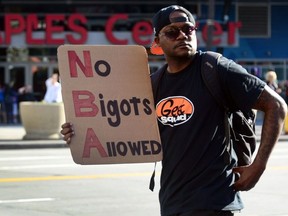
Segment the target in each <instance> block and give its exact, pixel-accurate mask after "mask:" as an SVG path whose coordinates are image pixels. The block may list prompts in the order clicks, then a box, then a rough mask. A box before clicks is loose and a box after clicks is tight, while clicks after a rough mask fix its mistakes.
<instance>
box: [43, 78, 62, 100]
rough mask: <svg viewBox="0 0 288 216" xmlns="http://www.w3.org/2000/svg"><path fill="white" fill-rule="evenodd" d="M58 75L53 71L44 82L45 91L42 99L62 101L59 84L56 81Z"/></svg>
mask: <svg viewBox="0 0 288 216" xmlns="http://www.w3.org/2000/svg"><path fill="white" fill-rule="evenodd" d="M58 78H59V75H58V74H57V73H53V74H52V76H51V77H50V78H48V79H47V80H46V82H45V84H46V93H45V96H44V101H45V102H47V103H53V102H54V103H55V102H56V103H59V102H62V93H61V84H60V82H59V81H58Z"/></svg>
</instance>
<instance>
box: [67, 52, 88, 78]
mask: <svg viewBox="0 0 288 216" xmlns="http://www.w3.org/2000/svg"><path fill="white" fill-rule="evenodd" d="M83 57H84V64H83V63H82V61H81V60H80V58H79V56H77V54H76V52H75V51H68V60H69V69H70V76H71V77H78V73H77V65H78V66H79V67H80V69H81V71H82V72H83V73H84V75H85V76H86V77H93V70H92V64H91V57H90V52H89V51H83Z"/></svg>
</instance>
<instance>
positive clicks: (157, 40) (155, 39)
mask: <svg viewBox="0 0 288 216" xmlns="http://www.w3.org/2000/svg"><path fill="white" fill-rule="evenodd" d="M154 43H155V44H157V46H158V47H161V46H160V44H159V37H155V38H154Z"/></svg>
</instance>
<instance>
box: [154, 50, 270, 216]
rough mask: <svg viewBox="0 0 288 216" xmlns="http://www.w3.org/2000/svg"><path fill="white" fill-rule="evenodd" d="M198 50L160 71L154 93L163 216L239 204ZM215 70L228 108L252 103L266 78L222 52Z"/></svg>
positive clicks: (219, 110) (219, 116)
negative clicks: (177, 66)
mask: <svg viewBox="0 0 288 216" xmlns="http://www.w3.org/2000/svg"><path fill="white" fill-rule="evenodd" d="M201 55H202V53H201V52H198V53H197V54H196V56H195V58H194V60H193V62H192V63H191V64H190V65H189V66H188V67H187V68H185V69H184V70H182V71H180V72H178V73H175V74H172V73H168V72H167V71H165V73H164V74H163V76H162V77H161V79H160V81H159V83H158V84H159V85H158V87H157V91H156V92H157V93H156V95H154V96H155V104H156V113H157V116H158V120H159V130H160V134H161V141H162V145H163V161H162V173H161V189H160V193H159V199H160V206H161V215H163V216H168V215H171V214H177V213H181V212H188V211H191V210H194V209H215V210H238V209H242V208H243V204H242V201H241V199H240V197H239V193H235V191H234V190H233V183H234V181H235V175H234V174H233V173H232V168H233V167H234V166H235V164H236V161H235V158H232V160H231V161H232V162H231V164H229V165H228V164H227V162H225V160H224V152H225V148H226V146H225V129H224V110H223V108H221V107H219V106H218V105H217V102H216V101H215V99H214V98H213V97H212V96H211V94H210V93H209V90H208V88H207V87H206V85H205V83H204V82H203V80H202V76H201V71H200V69H201ZM164 67H167V66H164ZM218 72H219V77H220V80H221V84H222V85H223V86H224V89H225V93H226V98H225V100H226V101H227V104H229V106H230V107H231V109H248V108H251V106H252V105H253V103H254V102H255V101H256V99H257V98H258V97H259V95H260V94H261V92H262V90H263V88H264V85H265V83H264V82H262V81H261V80H260V79H258V78H257V77H255V76H252V75H250V74H248V73H247V71H246V70H245V69H244V68H242V67H241V66H240V65H238V64H236V63H235V62H233V61H231V60H228V59H226V58H225V57H221V59H220V64H219V66H218ZM157 73H159V72H156V73H155V74H154V75H152V82H155V77H156V76H155V75H156V74H157Z"/></svg>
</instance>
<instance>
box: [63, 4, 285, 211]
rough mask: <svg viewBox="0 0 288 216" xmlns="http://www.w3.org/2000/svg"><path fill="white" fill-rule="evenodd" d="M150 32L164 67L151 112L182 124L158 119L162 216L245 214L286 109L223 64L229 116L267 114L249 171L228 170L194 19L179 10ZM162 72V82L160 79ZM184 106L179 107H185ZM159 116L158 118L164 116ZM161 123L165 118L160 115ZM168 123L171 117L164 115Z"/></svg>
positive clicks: (260, 85)
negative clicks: (246, 194)
mask: <svg viewBox="0 0 288 216" xmlns="http://www.w3.org/2000/svg"><path fill="white" fill-rule="evenodd" d="M153 26H154V31H155V40H154V45H153V46H152V47H151V52H152V53H154V54H164V55H165V59H166V61H167V64H166V65H165V66H164V67H163V68H162V69H160V70H159V71H158V72H155V74H152V76H151V78H152V83H153V86H154V88H155V85H156V82H157V90H156V91H155V95H154V97H155V104H156V111H159V110H160V111H159V112H160V113H161V109H162V108H163V106H164V105H163V104H165V105H167V104H169V108H171V112H173V117H175V119H177V116H179V115H180V114H181V113H182V111H183V110H181V109H183V106H182V107H181V106H177V100H178V99H179V98H180V99H181V100H182V101H183V103H184V104H187V107H189V112H190V116H189V117H188V118H187V119H186V120H184V121H183V120H182V121H180V120H179V121H178V120H175V121H173V122H172V123H171V122H169V123H167V121H165V120H163V119H165V118H163V119H162V118H161V117H159V119H158V120H159V130H160V134H161V141H162V144H163V161H162V173H161V189H160V193H159V199H160V205H161V215H162V216H214V215H220V216H226V215H229V216H230V215H233V212H234V211H237V210H240V209H242V208H243V204H242V201H241V199H240V196H239V191H247V190H250V189H251V188H253V187H254V186H255V184H256V183H257V182H258V180H259V178H260V177H261V175H262V173H263V172H264V170H265V167H266V164H267V161H268V158H269V155H270V153H271V151H272V149H273V146H274V145H275V143H276V142H277V139H278V136H279V134H280V133H281V130H282V127H283V119H284V117H285V114H286V111H287V108H286V104H285V102H284V101H283V99H282V98H281V97H280V96H279V95H278V94H276V93H275V92H274V91H272V90H271V89H270V88H269V87H268V86H267V85H266V84H265V83H264V82H262V81H261V80H260V79H258V78H256V77H254V76H252V75H250V74H248V73H247V71H246V70H245V69H244V68H242V67H241V66H240V65H238V64H236V63H235V62H233V61H231V60H228V59H226V58H225V57H221V58H220V60H219V66H218V72H219V78H220V81H221V83H222V84H223V87H224V88H225V93H226V94H227V98H225V99H224V100H225V101H227V103H228V104H229V108H230V109H231V110H237V109H241V110H245V109H250V108H253V109H257V110H261V111H263V112H264V113H265V119H264V122H263V129H262V136H261V144H260V147H259V151H258V152H257V155H256V158H255V160H254V161H253V163H252V164H251V165H250V166H245V167H236V164H237V158H236V157H235V154H232V156H231V157H232V158H231V160H230V161H231V162H230V163H229V164H227V162H225V154H224V152H225V148H226V145H225V128H224V118H223V116H224V110H223V109H222V108H221V107H220V106H219V105H217V102H216V101H215V99H214V98H213V96H212V95H211V94H210V92H209V90H208V88H207V86H206V85H205V83H204V82H203V80H202V77H201V57H202V55H203V53H202V52H201V51H197V39H196V27H195V20H194V18H193V16H192V14H191V13H190V12H189V11H187V10H186V9H185V8H183V7H180V6H169V7H167V8H163V9H162V10H160V11H159V12H158V13H157V14H156V15H155V16H154V17H153ZM163 70H164V73H163V75H162V77H161V79H160V81H159V82H158V81H156V77H158V76H157V74H158V73H160V72H161V71H163ZM183 103H182V104H183ZM162 113H163V112H162ZM163 115H165V113H163ZM167 115H168V114H167ZM62 127H63V129H62V131H61V133H62V134H63V135H64V140H66V142H67V143H69V142H70V139H71V137H72V135H73V133H74V131H73V129H72V126H71V124H70V123H66V124H63V126H62Z"/></svg>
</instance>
